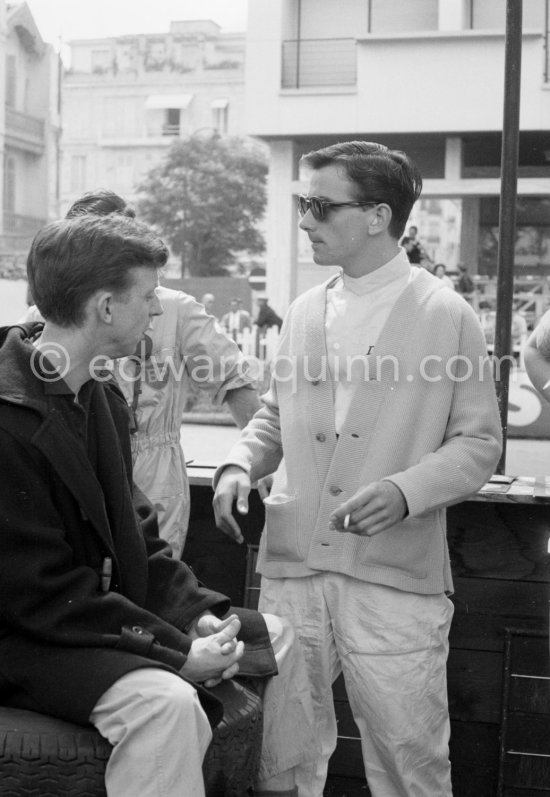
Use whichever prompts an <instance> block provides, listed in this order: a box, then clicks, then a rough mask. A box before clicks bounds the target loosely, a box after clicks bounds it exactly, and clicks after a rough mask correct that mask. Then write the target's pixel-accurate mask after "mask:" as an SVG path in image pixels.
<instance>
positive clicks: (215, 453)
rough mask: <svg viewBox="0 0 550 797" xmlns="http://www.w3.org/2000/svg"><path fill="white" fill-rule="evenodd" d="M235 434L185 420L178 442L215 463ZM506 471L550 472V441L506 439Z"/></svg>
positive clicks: (197, 459)
mask: <svg viewBox="0 0 550 797" xmlns="http://www.w3.org/2000/svg"><path fill="white" fill-rule="evenodd" d="M238 436H239V429H237V427H236V426H220V425H218V424H216V425H215V426H214V425H209V424H199V423H184V424H182V427H181V442H182V445H183V450H184V452H185V459H186V460H187V461H188V460H193V464H195V465H218V464H219V463H220V462H221V461H222V459H223V458H224V457H225V455H226V454H227V453H228V452H229V449H230V448H231V446H232V445H233V443H234V442H235V440H237V438H238ZM505 472H506V473H508V474H510V475H511V476H546V475H550V440H533V439H520V438H515V437H510V438H508V440H507V442H506V466H505Z"/></svg>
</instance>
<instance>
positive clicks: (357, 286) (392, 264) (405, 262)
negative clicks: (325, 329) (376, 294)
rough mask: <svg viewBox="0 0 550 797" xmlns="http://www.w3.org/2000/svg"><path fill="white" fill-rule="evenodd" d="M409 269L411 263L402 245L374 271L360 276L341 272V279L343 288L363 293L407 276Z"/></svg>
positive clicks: (370, 291) (359, 293)
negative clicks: (351, 275) (393, 255)
mask: <svg viewBox="0 0 550 797" xmlns="http://www.w3.org/2000/svg"><path fill="white" fill-rule="evenodd" d="M410 271H411V264H410V263H409V259H408V257H407V253H406V252H405V250H404V249H403V248H402V247H399V252H398V253H397V254H396V255H395V257H392V259H391V260H388V262H387V263H384V265H383V266H380V268H377V269H376V270H375V271H371V272H370V273H369V274H363V276H362V277H350V276H349V275H348V274H344V273H343V272H342V280H343V283H344V287H345V288H347V289H348V290H350V291H351V292H352V293H356V294H358V295H363V294H366V293H372V292H373V291H377V290H379V289H380V288H384V287H386V286H387V285H389V284H390V283H392V282H395V280H398V279H401V278H403V279H404V278H405V277H408V276H409V274H410Z"/></svg>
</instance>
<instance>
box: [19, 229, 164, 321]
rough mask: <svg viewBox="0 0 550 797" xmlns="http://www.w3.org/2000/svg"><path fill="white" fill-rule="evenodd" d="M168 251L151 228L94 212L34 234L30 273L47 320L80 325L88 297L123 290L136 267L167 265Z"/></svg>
mask: <svg viewBox="0 0 550 797" xmlns="http://www.w3.org/2000/svg"><path fill="white" fill-rule="evenodd" d="M167 259H168V249H167V248H166V246H165V244H164V243H163V241H162V240H161V239H160V238H159V237H158V235H157V234H156V233H154V232H153V231H152V230H151V229H149V227H147V226H146V225H145V224H142V223H141V222H138V221H136V220H135V219H132V218H129V217H127V216H123V215H120V214H118V213H111V214H110V215H108V216H96V215H94V214H91V213H86V214H82V215H77V216H75V217H73V218H70V219H61V220H60V221H53V222H50V223H49V224H46V225H45V226H44V227H42V228H41V229H40V230H39V231H38V232H37V234H36V235H35V237H34V240H33V242H32V245H31V249H30V252H29V255H28V258H27V277H28V280H29V285H30V289H31V291H32V295H33V298H34V301H35V303H36V306H37V307H38V309H39V311H40V313H41V315H42V316H43V318H45V319H46V321H51V322H53V323H55V324H57V325H59V326H62V327H70V326H80V325H81V324H82V322H83V321H84V310H85V305H86V302H87V301H88V299H89V298H90V297H91V296H93V294H94V293H95V292H96V291H98V290H102V289H104V290H112V291H114V292H115V293H117V294H119V293H124V291H126V290H128V289H129V288H130V287H131V285H132V275H131V273H130V271H131V269H133V268H137V267H141V266H146V267H150V268H162V266H164V265H165V263H166V261H167Z"/></svg>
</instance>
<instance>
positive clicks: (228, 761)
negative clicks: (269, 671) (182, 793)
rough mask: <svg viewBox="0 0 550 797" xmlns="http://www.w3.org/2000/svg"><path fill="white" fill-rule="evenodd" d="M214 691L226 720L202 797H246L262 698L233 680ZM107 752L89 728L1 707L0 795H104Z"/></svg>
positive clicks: (212, 749)
mask: <svg viewBox="0 0 550 797" xmlns="http://www.w3.org/2000/svg"><path fill="white" fill-rule="evenodd" d="M213 691H214V692H215V694H217V696H218V697H219V698H220V700H222V702H223V704H224V716H223V719H222V721H221V722H220V724H219V725H218V726H217V727H216V728H215V729H214V735H213V739H212V742H211V743H210V746H209V748H208V750H207V753H206V756H205V759H204V763H203V773H204V780H205V788H206V795H207V797H244V795H246V794H247V791H248V789H249V788H250V787H251V785H252V782H253V779H254V776H255V773H256V771H257V768H258V765H259V757H260V749H261V739H262V703H261V698H260V697H259V696H258V695H257V694H256V693H255V692H254V691H253V690H252V689H250V688H247V687H245V686H244V685H242V684H239V683H237V682H235V681H232V682H223V683H222V684H220V685H219V686H217V687H215V689H214V690H213ZM111 749H112V748H111V745H110V744H109V743H108V742H107V741H106V740H105V739H104V738H103V737H102V736H101V735H100V734H99V733H98V732H97V731H96V730H95V729H94V728H93V727H92V726H88V727H84V726H80V725H75V724H73V723H70V722H65V721H64V720H60V719H56V718H55V717H48V716H45V715H43V714H37V713H34V712H32V711H25V710H23V709H16V708H7V707H0V796H1V797H106V792H105V780H104V777H105V766H106V764H107V761H108V759H109V756H110V754H111ZM136 797H137V795H136Z"/></svg>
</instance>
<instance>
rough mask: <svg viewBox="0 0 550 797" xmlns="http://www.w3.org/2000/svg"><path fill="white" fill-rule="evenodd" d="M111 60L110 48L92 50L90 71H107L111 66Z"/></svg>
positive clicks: (98, 72)
mask: <svg viewBox="0 0 550 797" xmlns="http://www.w3.org/2000/svg"><path fill="white" fill-rule="evenodd" d="M111 61H112V58H111V51H110V50H92V72H96V73H97V74H101V73H102V72H108V71H109V68H110V67H111Z"/></svg>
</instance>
